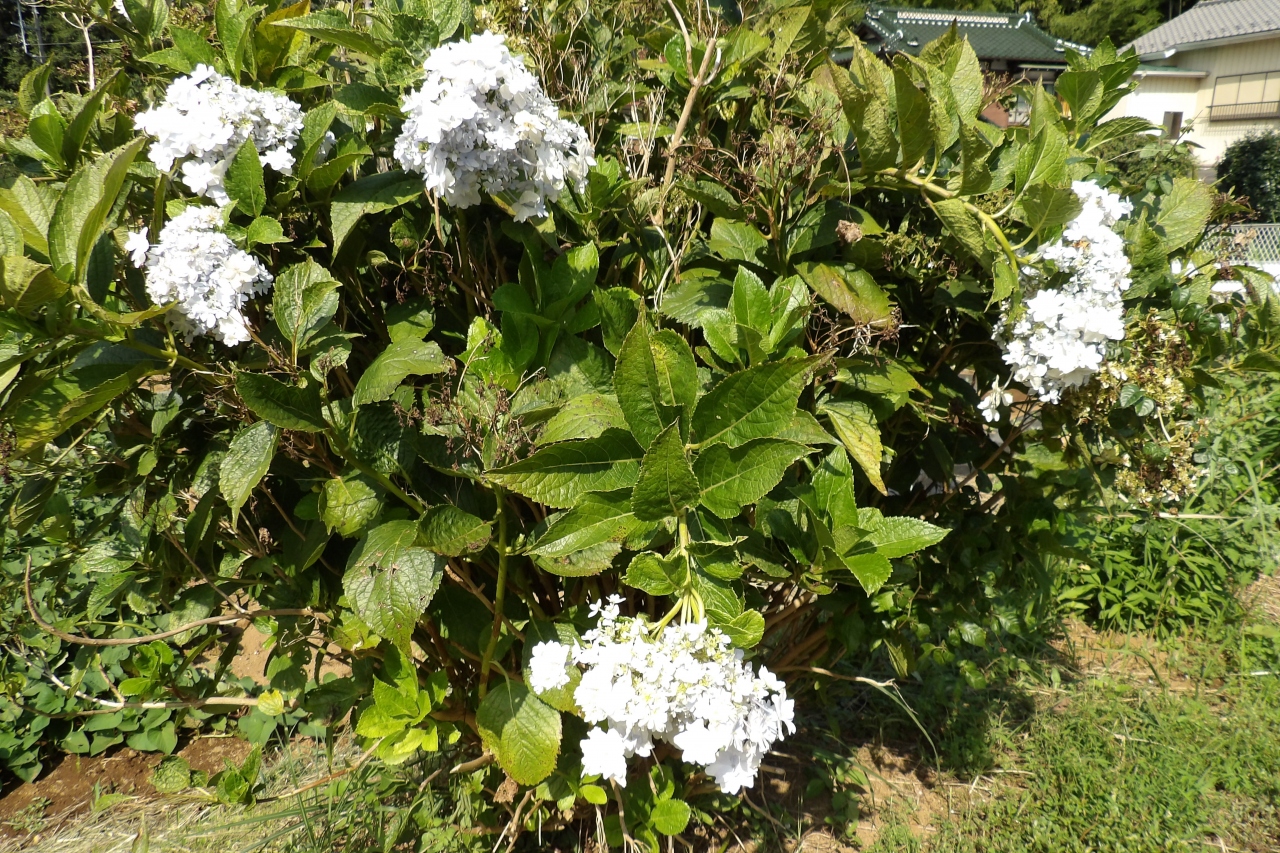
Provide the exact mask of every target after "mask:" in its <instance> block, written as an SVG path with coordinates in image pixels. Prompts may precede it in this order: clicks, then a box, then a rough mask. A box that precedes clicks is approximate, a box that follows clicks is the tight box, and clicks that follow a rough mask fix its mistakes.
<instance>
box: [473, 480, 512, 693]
mask: <svg viewBox="0 0 1280 853" xmlns="http://www.w3.org/2000/svg"><path fill="white" fill-rule="evenodd" d="M493 493H494V497H496V498H497V500H498V544H497V548H498V587H497V589H496V590H494V593H493V627H492V628H490V629H489V642H488V644H487V645H486V646H485V647H484V655H483V656H481V658H480V698H481V699H483V698H484V695H485V693H487V692H488V689H489V664H490V663H491V662H492V661H493V652H494V650H495V649H496V648H497V647H498V635H499V634H500V633H501V632H502V609H503V603H504V601H505V600H506V597H507V570H508V566H509V562H510V559H511V554H510V552H509V550H508V549H507V541H508V539H507V509H506V504H507V494H506V492H505V491H504V490H503V489H502V487H501V486H495V487H494V490H493Z"/></svg>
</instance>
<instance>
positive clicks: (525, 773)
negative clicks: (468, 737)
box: [476, 681, 561, 785]
mask: <svg viewBox="0 0 1280 853" xmlns="http://www.w3.org/2000/svg"><path fill="white" fill-rule="evenodd" d="M476 730H477V731H478V732H479V733H480V739H481V740H482V741H483V742H484V745H485V746H487V747H488V748H489V750H490V751H491V752H492V753H493V755H494V757H495V758H496V759H498V765H499V766H500V767H501V768H502V769H503V770H505V771H507V773H508V775H510V776H511V778H512V779H514V780H516V781H517V782H519V783H520V784H521V785H536V784H538V783H539V782H541V781H542V780H543V779H546V778H547V777H548V776H550V775H551V772H552V771H553V770H555V769H556V761H557V759H559V757H560V737H561V730H560V712H559V711H557V710H555V709H554V708H552V707H551V706H549V705H547V704H546V703H545V702H543V701H542V700H541V699H539V698H538V697H537V696H534V695H533V694H532V693H530V692H529V689H528V688H527V687H525V686H524V685H523V684H521V683H520V682H518V681H504V682H502V683H501V684H497V685H495V686H494V687H493V689H492V690H490V691H489V693H488V695H486V696H485V697H484V699H483V700H482V701H481V702H480V707H479V708H477V709H476Z"/></svg>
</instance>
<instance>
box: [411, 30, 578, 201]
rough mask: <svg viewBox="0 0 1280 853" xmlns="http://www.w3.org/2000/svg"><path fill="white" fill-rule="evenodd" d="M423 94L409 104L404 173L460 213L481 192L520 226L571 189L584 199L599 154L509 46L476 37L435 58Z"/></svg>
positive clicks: (428, 64) (418, 93)
mask: <svg viewBox="0 0 1280 853" xmlns="http://www.w3.org/2000/svg"><path fill="white" fill-rule="evenodd" d="M424 67H425V69H426V72H427V77H426V81H425V82H424V83H423V84H422V88H421V89H418V90H417V91H414V92H410V93H409V94H408V95H407V96H405V98H404V101H403V104H402V106H403V108H404V112H405V115H406V116H407V118H406V119H405V122H404V128H403V130H401V132H400V136H399V138H398V139H396V147H395V153H396V157H397V158H398V159H399V160H400V164H401V165H402V166H403V167H404V168H405V169H406V170H408V171H410V172H417V173H419V174H421V175H422V178H423V183H424V184H425V185H426V188H427V190H428V191H430V192H432V193H435V194H437V195H439V196H442V197H443V198H444V200H445V201H447V202H448V203H449V204H451V205H453V206H454V207H471V206H473V205H476V204H479V203H480V197H481V193H491V194H493V195H500V196H503V197H504V198H507V199H508V200H510V201H511V207H512V209H513V211H514V212H515V219H516V221H517V222H523V221H524V220H526V219H528V218H529V217H531V216H546V215H547V201H548V200H551V201H555V200H556V199H557V198H559V197H560V193H561V192H562V191H563V190H564V188H565V186H566V183H567V182H570V181H572V182H573V184H574V186H575V187H577V188H578V190H581V189H583V188H584V187H585V185H586V180H587V172H588V170H589V169H590V168H591V167H592V166H593V165H594V164H595V156H594V154H595V152H594V150H593V149H592V147H591V142H590V140H588V139H587V132H586V131H585V130H583V128H582V127H581V126H580V125H577V124H574V123H573V122H571V121H567V120H565V119H561V118H560V112H559V110H558V109H556V105H555V103H554V102H553V101H552V100H551V99H550V98H549V97H547V94H546V92H544V91H543V90H542V84H541V83H539V82H538V78H536V77H534V76H533V74H532V73H530V72H529V69H527V68H526V67H525V66H524V63H523V62H521V61H520V60H519V59H517V58H516V57H515V56H512V54H511V51H510V50H509V49H508V48H507V45H506V37H505V36H502V35H498V34H495V33H478V34H476V35H473V36H472V37H471V38H470V39H468V40H467V41H460V42H452V43H450V44H446V45H442V46H440V47H438V48H436V49H435V50H433V51H431V53H430V54H428V55H427V59H426V63H425V65H424Z"/></svg>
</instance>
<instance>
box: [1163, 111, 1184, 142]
mask: <svg viewBox="0 0 1280 853" xmlns="http://www.w3.org/2000/svg"><path fill="white" fill-rule="evenodd" d="M1181 135H1182V113H1165V114H1164V138H1165V139H1177V138H1178V137H1179V136H1181Z"/></svg>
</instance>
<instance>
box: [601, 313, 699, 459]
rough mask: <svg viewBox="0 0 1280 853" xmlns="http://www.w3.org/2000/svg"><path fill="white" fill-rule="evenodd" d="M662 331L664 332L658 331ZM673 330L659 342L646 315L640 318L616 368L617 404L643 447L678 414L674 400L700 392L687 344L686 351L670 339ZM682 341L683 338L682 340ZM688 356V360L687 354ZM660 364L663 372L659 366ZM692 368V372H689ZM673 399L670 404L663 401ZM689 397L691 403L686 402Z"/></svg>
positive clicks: (614, 384) (683, 400)
mask: <svg viewBox="0 0 1280 853" xmlns="http://www.w3.org/2000/svg"><path fill="white" fill-rule="evenodd" d="M658 334H661V333H658ZM671 337H674V335H673V334H672V333H668V335H666V336H664V337H663V338H662V343H658V338H657V336H656V335H655V334H654V333H653V331H652V330H651V329H650V328H649V321H648V319H647V318H646V317H643V316H642V317H640V319H638V320H637V321H636V324H635V325H634V326H632V328H631V332H630V333H629V334H628V335H627V338H626V340H625V341H623V343H622V348H621V349H620V350H619V352H618V363H617V365H616V366H615V367H614V370H613V388H614V392H615V393H616V394H617V399H618V407H619V408H620V409H622V415H623V417H624V418H626V421H627V425H628V426H629V427H631V434H632V435H634V436H635V437H636V441H638V442H640V445H641V446H642V447H648V446H649V444H650V443H651V442H652V441H653V440H654V438H655V437H657V435H658V433H659V432H661V431H662V430H663V429H664V428H665V427H666V426H667V425H668V424H670V423H671V422H672V421H674V420H675V419H676V418H677V417H678V411H677V409H676V408H675V407H674V401H675V400H676V399H677V398H679V399H680V400H681V401H682V404H684V405H687V404H688V403H691V402H692V400H691V399H689V398H690V397H691V396H694V395H696V394H697V369H696V367H695V366H694V364H693V353H692V352H690V351H689V349H688V344H685V345H684V352H683V353H682V352H681V351H680V349H679V346H678V344H676V343H674V342H672V341H671V340H670V338H671ZM680 343H683V340H681V341H680ZM686 355H687V360H686V359H685V358H684V356H686ZM659 364H661V366H662V373H661V375H660V374H659V371H658V366H659ZM690 370H692V371H693V372H692V374H691V375H690V373H689V371H690ZM665 400H671V401H672V402H671V403H668V402H664V401H665ZM686 400H688V402H685V401H686Z"/></svg>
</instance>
